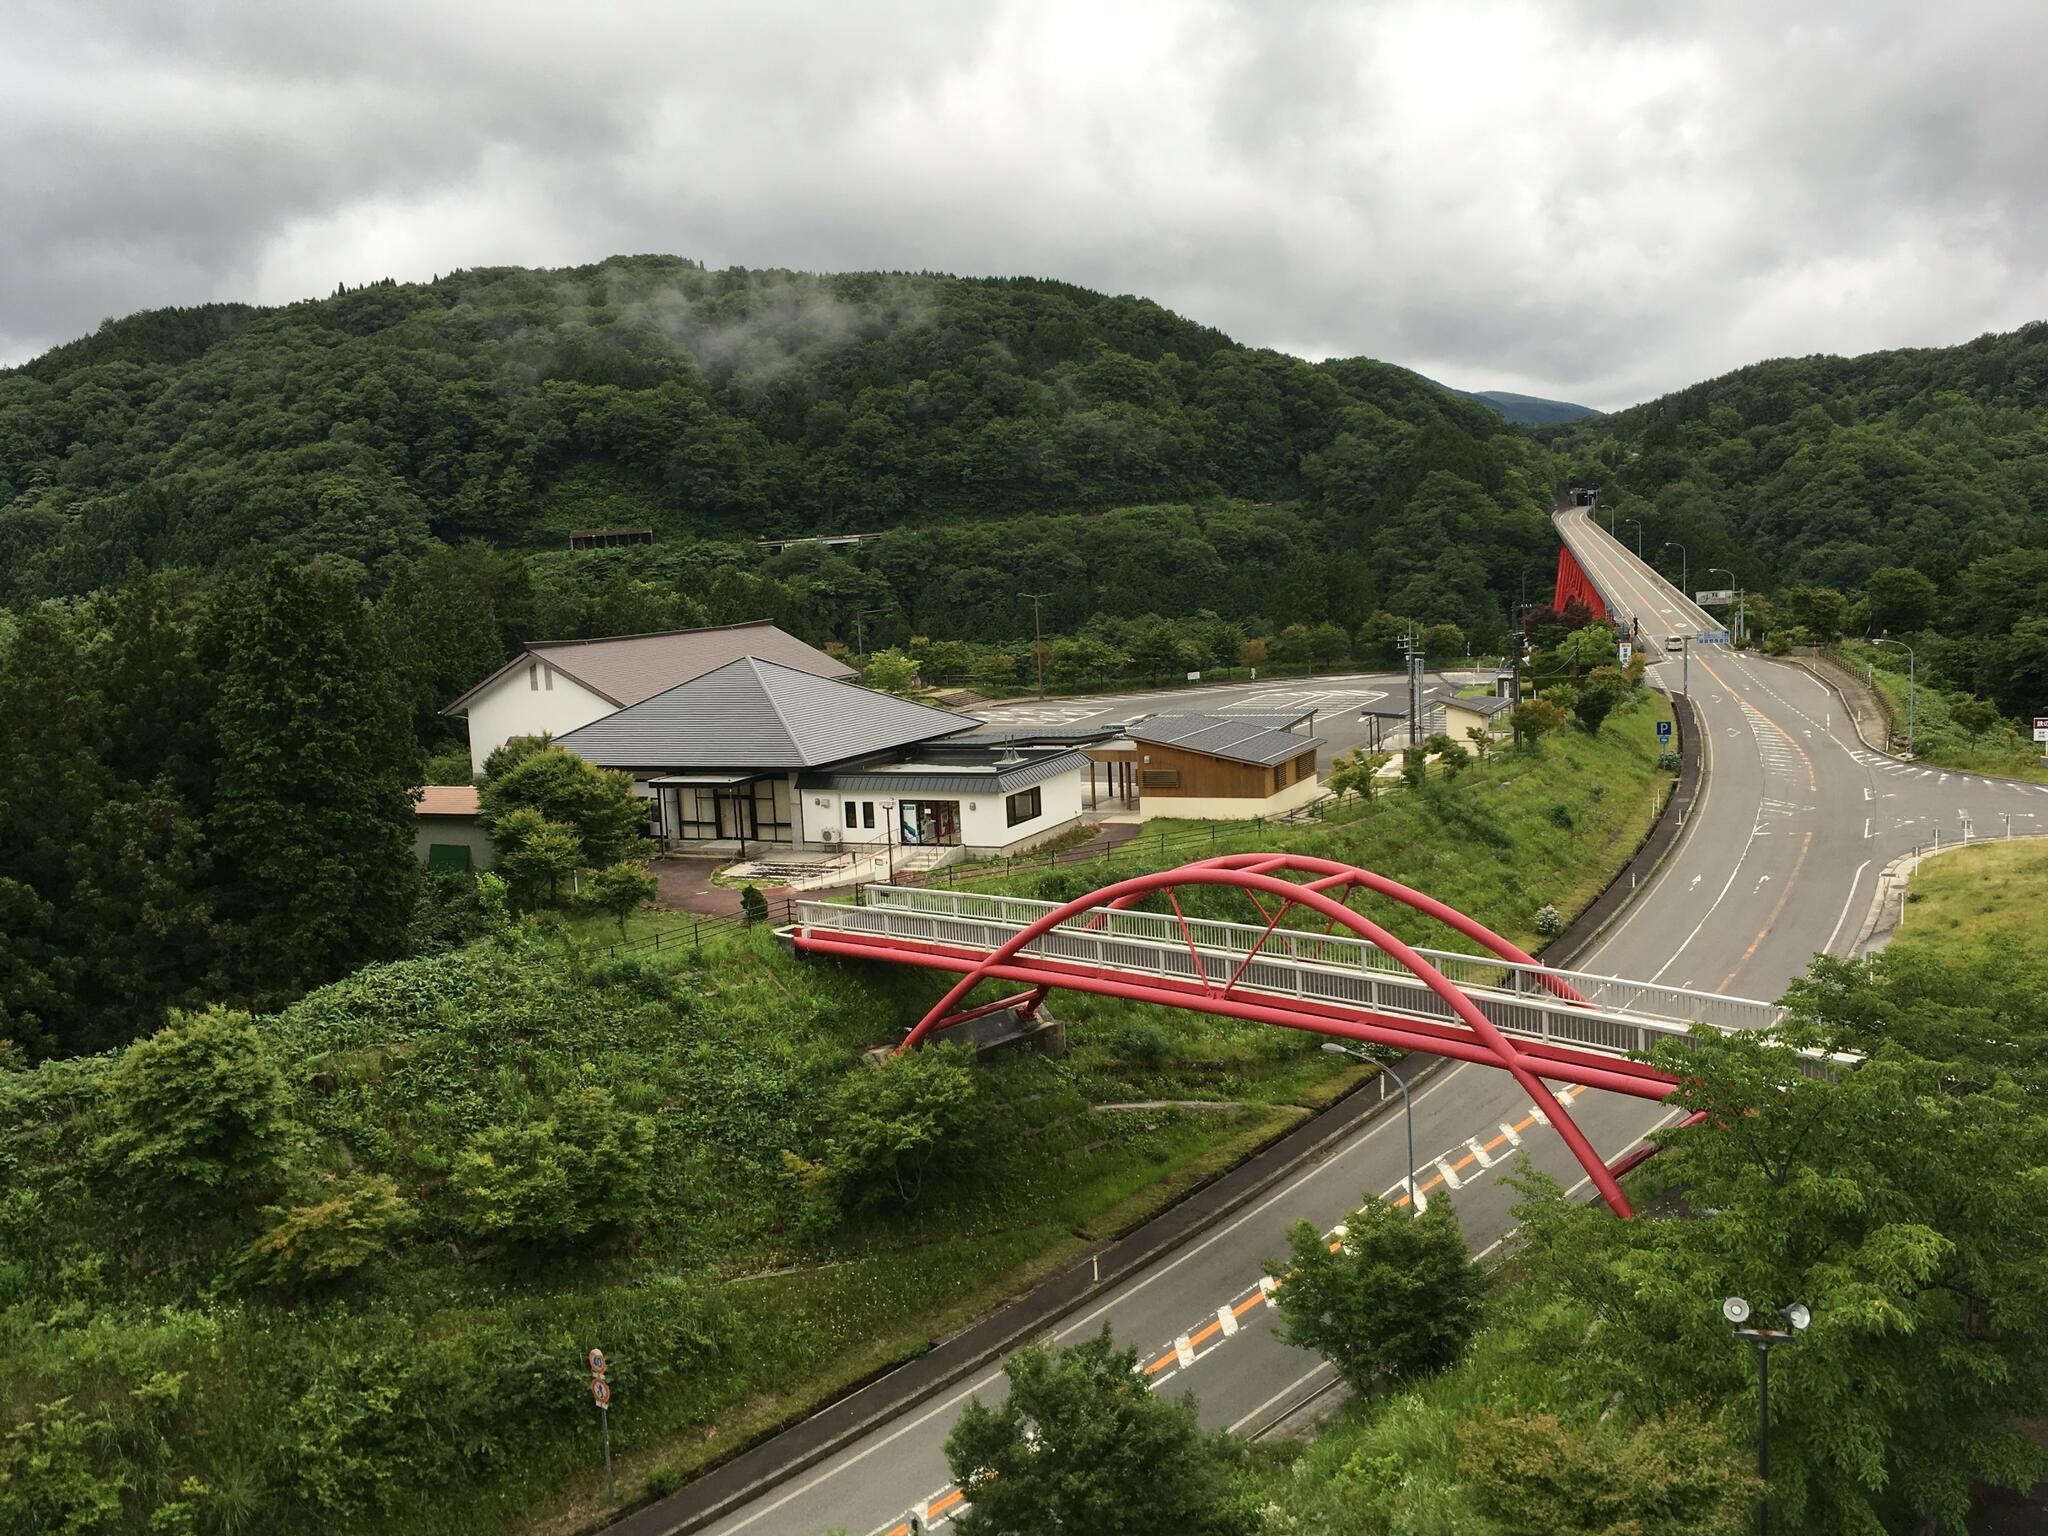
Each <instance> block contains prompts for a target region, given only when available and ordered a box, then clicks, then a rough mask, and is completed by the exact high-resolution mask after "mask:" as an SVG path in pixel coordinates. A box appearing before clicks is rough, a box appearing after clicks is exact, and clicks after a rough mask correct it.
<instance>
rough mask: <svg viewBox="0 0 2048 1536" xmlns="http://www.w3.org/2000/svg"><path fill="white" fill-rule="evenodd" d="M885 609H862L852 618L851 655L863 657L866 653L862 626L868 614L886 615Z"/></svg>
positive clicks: (865, 634) (865, 633)
mask: <svg viewBox="0 0 2048 1536" xmlns="http://www.w3.org/2000/svg"><path fill="white" fill-rule="evenodd" d="M887 612H889V610H888V609H887V608H863V609H861V610H860V611H859V612H857V613H855V614H854V616H853V654H854V655H856V656H865V655H867V653H868V647H867V631H866V630H865V629H864V628H863V627H862V625H863V624H864V623H865V621H866V620H867V618H868V616H869V615H870V614H876V613H887Z"/></svg>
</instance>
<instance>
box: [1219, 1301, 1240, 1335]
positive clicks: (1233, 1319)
mask: <svg viewBox="0 0 2048 1536" xmlns="http://www.w3.org/2000/svg"><path fill="white" fill-rule="evenodd" d="M1216 1326H1217V1327H1218V1328H1221V1329H1222V1330H1223V1337H1225V1338H1226V1339H1234V1338H1236V1337H1237V1314H1236V1313H1235V1312H1233V1311H1231V1310H1230V1308H1228V1307H1218V1308H1217V1309H1216Z"/></svg>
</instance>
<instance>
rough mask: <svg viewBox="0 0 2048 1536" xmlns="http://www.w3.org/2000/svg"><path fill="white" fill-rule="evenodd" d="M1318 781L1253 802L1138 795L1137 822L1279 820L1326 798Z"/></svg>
mask: <svg viewBox="0 0 2048 1536" xmlns="http://www.w3.org/2000/svg"><path fill="white" fill-rule="evenodd" d="M1328 793H1329V791H1328V790H1327V789H1326V788H1324V786H1323V783H1322V781H1321V780H1320V779H1301V780H1298V781H1297V782H1295V783H1293V784H1289V785H1288V786H1287V787H1286V788H1285V789H1282V790H1279V791H1277V792H1276V793H1274V794H1271V795H1268V796H1266V798H1265V799H1263V800H1256V799H1227V800H1226V799H1217V800H1209V799H1202V798H1199V797H1196V796H1193V795H1154V796H1152V797H1151V798H1150V799H1147V798H1146V796H1145V793H1144V791H1143V790H1140V791H1139V792H1138V820H1140V821H1153V820H1156V819H1159V818H1161V817H1168V816H1184V817H1188V818H1190V819H1194V820H1201V821H1251V820H1253V819H1255V818H1257V817H1260V816H1280V815H1284V814H1285V813H1286V812H1288V811H1291V810H1294V809H1295V808H1296V807H1298V806H1303V805H1307V804H1308V803H1309V801H1311V800H1315V799H1318V798H1319V797H1321V796H1323V795H1325V794H1328Z"/></svg>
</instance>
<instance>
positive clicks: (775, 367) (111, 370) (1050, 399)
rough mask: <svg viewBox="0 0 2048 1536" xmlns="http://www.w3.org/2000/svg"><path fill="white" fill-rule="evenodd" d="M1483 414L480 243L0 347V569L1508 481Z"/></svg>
mask: <svg viewBox="0 0 2048 1536" xmlns="http://www.w3.org/2000/svg"><path fill="white" fill-rule="evenodd" d="M1503 430H1504V428H1503V423H1502V421H1501V419H1500V417H1499V416H1498V415H1496V414H1495V413H1494V412H1492V411H1490V410H1487V409H1485V408H1484V407H1482V406H1478V405H1473V404H1468V403H1465V402H1462V401H1458V400H1454V399H1448V398H1446V397H1445V396H1444V395H1442V394H1440V393H1439V392H1438V391H1436V390H1435V389H1433V388H1431V387H1429V386H1428V385H1427V384H1426V383H1425V382H1423V381H1422V380H1420V379H1419V378H1417V377H1416V376H1415V375H1413V374H1410V373H1408V372H1407V371H1405V370H1403V369H1399V368H1393V367H1388V366H1382V365H1379V364H1375V363H1371V362H1368V361H1364V360H1350V361H1345V362H1340V363H1330V364H1323V365H1311V364H1308V363H1305V362H1303V361H1301V360H1299V359H1296V358H1292V357H1287V356H1283V355H1280V354H1277V353H1272V352H1262V351H1255V350H1251V349H1247V348H1244V347H1240V346H1237V345H1235V344H1234V343H1232V342H1231V341H1230V340H1229V338H1227V337H1225V336H1224V335H1222V334H1221V333H1220V332H1218V331H1215V330H1212V329H1209V328H1207V327H1204V326H1201V325H1197V324H1194V323H1192V322H1190V321H1188V320H1184V319H1182V318H1180V317H1179V316H1177V315H1174V314H1172V313H1170V312H1168V311H1167V310H1165V309H1162V308H1161V307H1160V306H1158V305H1157V304H1153V303H1150V302H1148V301H1146V300H1143V299H1136V298H1110V297H1106V296H1104V295H1101V294H1096V293H1091V292H1088V291H1086V290H1084V289H1080V288H1076V287H1072V286H1070V285H1067V284H1062V283H1055V282H1045V281H1036V280H1026V279H1015V280H965V279H958V278H952V277H945V276H935V275H911V274H875V273H867V274H852V275H842V276H832V277H819V276H811V275H806V274H798V273H790V272H749V271H744V270H739V269H734V270H728V271H707V270H705V269H704V268H702V267H701V266H699V265H697V264H696V263H693V262H690V261H686V260H682V259H678V258H671V257H623V258H616V259H613V260H611V261H607V262H604V263H602V264H600V265H597V266H591V267H580V268H574V269H569V270H562V271H526V270H519V269H491V270H470V271H464V272H458V273H453V274H450V275H448V276H446V277H442V278H439V279H437V280H435V281H433V282H430V283H417V284H392V283H380V284H374V285H371V286H368V287H365V288H361V289H357V290H353V291H348V292H337V293H336V294H335V295H333V296H332V297H330V298H327V299H323V300H319V301H310V302H305V303H298V304H292V305H288V306H284V307H281V308H274V309H258V308H251V307H248V306H242V305H213V306H206V307H202V308H198V309H190V310H167V311H155V312H150V313H145V314H139V315H134V316H130V317H128V318H127V319H123V320H118V321H111V322H109V323H107V324H106V325H104V326H103V327H102V328H101V330H100V331H99V332H98V333H97V334H96V335H94V336H91V337H87V338H84V339H82V340H80V341H76V342H73V343H70V344H68V345H66V346H62V347H59V348H57V349H55V350H54V351H52V352H50V353H48V354H46V355H45V356H43V357H40V358H38V359H36V360H35V361H33V362H31V363H29V364H27V365H25V366H23V367H21V368H19V369H15V370H12V371H10V372H7V373H4V374H0V603H7V604H11V605H19V604H20V603H21V602H23V601H26V600H32V599H34V598H38V597H42V596H49V595H58V594H68V593H76V592H84V591H88V590H91V589H94V588H97V587H100V586H104V585H107V584H110V583H113V582H115V581H118V580H119V578H120V576H121V573H122V572H123V570H124V569H125V568H126V567H127V565H128V564H129V562H130V561H131V560H135V559H140V560H141V561H142V562H143V563H144V564H145V565H148V566H151V567H165V566H188V567H199V568H212V567H218V566H228V567H232V568H238V569H245V570H246V569H251V568H254V567H255V566H257V565H258V564H260V563H261V562H262V561H263V560H264V559H266V558H267V557H268V555H269V554H271V553H273V552H276V551H280V550H281V551H284V552H286V553H289V554H291V555H293V556H295V557H298V558H302V559H303V558H310V557H312V556H315V555H329V556H342V557H346V558H348V559H350V560H353V561H355V562H358V563H359V565H360V566H361V567H362V568H363V570H364V571H365V572H366V573H368V575H369V579H368V580H367V581H366V585H368V586H371V587H374V586H375V585H376V584H377V579H376V577H375V574H374V573H375V572H376V571H377V570H378V569H379V566H380V562H384V561H386V560H387V559H388V558H389V557H391V556H393V555H401V556H405V555H416V554H418V553H419V552H420V551H421V550H423V549H424V548H426V547H427V545H428V542H429V541H430V540H433V539H438V540H442V541H447V542H451V543H452V542H455V541H457V540H461V539H469V538H475V539H481V540H485V541H487V542H490V543H493V544H497V545H501V546H507V547H513V548H526V549H536V550H538V549H560V548H561V547H562V545H563V542H564V539H563V536H564V534H565V533H566V532H567V531H569V530H571V529H575V528H584V527H591V526H604V527H616V526H625V525H644V526H650V527H652V528H653V529H654V530H655V531H656V535H657V538H658V539H660V540H662V541H664V542H666V543H669V544H670V545H671V546H672V545H673V544H674V542H675V541H678V540H685V539H691V538H697V539H702V538H725V539H743V540H746V541H748V542H751V541H752V540H753V539H754V538H756V537H759V536H780V535H790V534H801V533H807V532H848V531H860V532H873V531H877V530H886V529H891V528H897V527H908V526H925V525H931V524H936V523H943V522H957V521H962V520H970V519H971V520H981V519H989V518H1001V517H1006V516H1011V515H1015V514H1020V513H1034V514H1040V513H1046V512H1051V511H1058V510H1071V511H1090V510H1095V509H1102V508H1109V507H1118V506H1128V505H1134V504H1156V503H1162V502H1174V501H1181V502H1189V501H1199V500H1202V499H1205V498H1211V497H1230V498H1240V499H1245V500H1251V501H1260V502H1274V501H1293V500H1298V499H1305V500H1306V501H1307V502H1308V504H1309V510H1311V511H1316V512H1320V511H1323V510H1328V511H1330V512H1331V513H1332V514H1333V515H1337V516H1341V517H1344V518H1348V519H1352V520H1353V521H1354V523H1356V522H1357V521H1358V520H1360V519H1371V518H1388V517H1396V516H1398V514H1399V512H1400V511H1401V509H1402V508H1403V507H1404V506H1405V505H1406V503H1407V501H1408V499H1409V498H1410V496H1411V495H1412V493H1413V492H1414V491H1415V489H1416V488H1417V486H1418V485H1419V484H1420V483H1421V481H1422V480H1423V479H1424V478H1425V477H1426V476H1427V475H1428V473H1429V472H1430V471H1431V470H1432V469H1436V468H1448V469H1449V470H1451V472H1453V473H1458V474H1465V475H1470V476H1473V477H1475V478H1476V480H1477V481H1478V482H1479V483H1480V484H1481V486H1482V489H1483V490H1485V491H1487V492H1489V493H1495V494H1497V493H1499V492H1500V491H1501V490H1502V489H1503V487H1504V486H1505V485H1506V483H1507V478H1508V476H1507V471H1508V469H1509V468H1512V467H1513V465H1514V464H1515V463H1517V462H1523V461H1528V460H1529V459H1530V458H1531V454H1530V451H1529V448H1528V445H1526V444H1521V443H1513V444H1508V445H1507V446H1505V447H1499V446H1489V444H1490V443H1497V442H1498V440H1499V439H1500V438H1501V434H1502V432H1503ZM1475 466H1478V467H1477V468H1475ZM1542 478H1543V477H1542V476H1535V477H1533V478H1532V480H1531V483H1530V487H1529V495H1530V497H1531V498H1532V500H1531V501H1530V503H1529V505H1528V507H1527V508H1526V510H1540V506H1541V503H1542V499H1543V494H1544V492H1545V491H1547V486H1545V485H1540V484H1538V483H1537V482H1538V481H1540V480H1541V479H1542ZM1516 499H1517V501H1518V503H1519V502H1520V501H1521V499H1522V498H1521V493H1520V490H1519V489H1518V490H1517V493H1516ZM1522 509H1523V508H1520V507H1518V510H1522ZM1354 531H1362V529H1361V528H1354ZM1383 574H1384V575H1386V576H1388V577H1391V578H1394V579H1395V580H1398V579H1399V577H1400V576H1401V575H1402V574H1403V572H1402V571H1401V570H1400V569H1398V568H1395V569H1389V570H1387V571H1385V572H1384V573H1383ZM1497 574H1498V573H1497ZM1475 595H1476V594H1473V593H1467V594H1466V597H1467V602H1466V603H1465V604H1464V605H1463V606H1464V607H1465V608H1466V609H1471V608H1472V607H1473V606H1474V605H1473V604H1472V603H1471V602H1470V599H1471V598H1473V597H1474V596H1475ZM1084 616H1085V615H1075V616H1074V618H1075V619H1076V620H1078V619H1079V618H1080V617H1084ZM1423 616H1424V617H1444V618H1459V619H1462V620H1464V621H1465V622H1467V623H1470V622H1472V620H1473V618H1475V617H1476V616H1477V614H1476V613H1475V612H1470V611H1460V612H1447V613H1443V614H1425V615H1423Z"/></svg>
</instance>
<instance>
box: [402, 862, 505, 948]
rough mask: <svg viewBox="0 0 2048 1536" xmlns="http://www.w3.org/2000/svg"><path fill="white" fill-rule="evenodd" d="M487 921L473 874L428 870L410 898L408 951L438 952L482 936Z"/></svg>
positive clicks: (407, 932) (461, 945) (406, 944)
mask: <svg viewBox="0 0 2048 1536" xmlns="http://www.w3.org/2000/svg"><path fill="white" fill-rule="evenodd" d="M487 927H488V923H487V921H486V919H485V916H484V909H483V903H482V902H481V901H479V900H478V899H477V883H476V876H474V875H470V874H465V873H462V872H461V871H458V870H430V871H428V873H427V874H426V875H425V877H424V878H422V879H421V881H420V888H419V895H418V896H417V897H415V898H414V900H413V908H412V921H411V922H410V923H409V924H408V925H407V926H406V930H405V947H406V952H407V953H408V954H414V955H438V954H442V953H445V952H446V951H448V950H451V949H460V948H462V947H463V945H465V944H469V943H472V942H474V941H475V940H477V939H480V938H482V937H483V935H484V932H485V930H486V928H487Z"/></svg>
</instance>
